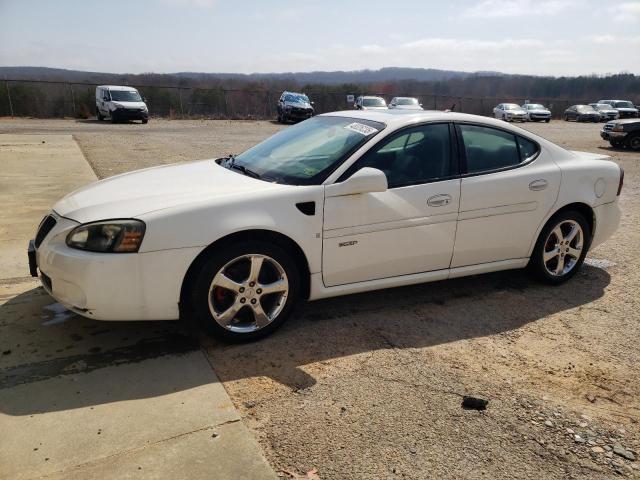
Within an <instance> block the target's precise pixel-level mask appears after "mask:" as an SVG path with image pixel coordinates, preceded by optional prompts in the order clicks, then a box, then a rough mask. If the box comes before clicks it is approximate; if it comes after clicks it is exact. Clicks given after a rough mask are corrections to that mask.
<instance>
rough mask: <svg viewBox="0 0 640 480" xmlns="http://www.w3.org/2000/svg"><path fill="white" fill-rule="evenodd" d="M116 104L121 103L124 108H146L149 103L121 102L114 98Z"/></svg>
mask: <svg viewBox="0 0 640 480" xmlns="http://www.w3.org/2000/svg"><path fill="white" fill-rule="evenodd" d="M113 104H114V105H121V106H122V107H124V108H144V107H146V106H147V105H146V104H145V103H144V102H121V101H119V100H113Z"/></svg>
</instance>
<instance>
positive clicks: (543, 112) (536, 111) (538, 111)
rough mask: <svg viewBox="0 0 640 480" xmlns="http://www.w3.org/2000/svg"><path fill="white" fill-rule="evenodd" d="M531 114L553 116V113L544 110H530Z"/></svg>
mask: <svg viewBox="0 0 640 480" xmlns="http://www.w3.org/2000/svg"><path fill="white" fill-rule="evenodd" d="M528 112H529V113H538V114H541V113H542V114H545V115H546V114H551V112H550V111H549V110H544V109H542V108H535V109H531V110H528Z"/></svg>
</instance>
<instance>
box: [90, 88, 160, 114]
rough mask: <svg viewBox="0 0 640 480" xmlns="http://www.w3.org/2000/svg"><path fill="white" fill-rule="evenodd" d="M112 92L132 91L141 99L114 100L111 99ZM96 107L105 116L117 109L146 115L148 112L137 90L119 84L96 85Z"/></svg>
mask: <svg viewBox="0 0 640 480" xmlns="http://www.w3.org/2000/svg"><path fill="white" fill-rule="evenodd" d="M112 92H132V93H134V94H137V96H138V97H139V98H140V99H141V101H138V102H132V101H116V100H114V99H113V96H112ZM96 109H97V110H98V111H99V112H100V113H101V114H102V115H103V116H105V117H111V116H112V115H113V112H114V111H116V110H117V109H124V110H126V111H131V112H141V113H146V114H147V116H148V112H149V110H148V108H147V104H146V103H145V102H144V101H142V96H141V95H140V92H138V90H136V89H135V88H133V87H125V86H119V85H100V86H98V87H96Z"/></svg>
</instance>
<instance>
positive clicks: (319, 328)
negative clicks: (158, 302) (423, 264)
mask: <svg viewBox="0 0 640 480" xmlns="http://www.w3.org/2000/svg"><path fill="white" fill-rule="evenodd" d="M523 126H524V128H527V129H530V130H532V131H534V132H536V133H539V134H541V135H542V136H544V137H546V138H548V139H549V140H552V141H554V142H556V143H558V144H560V145H563V146H565V147H567V148H570V149H575V150H584V151H591V152H596V153H605V154H608V155H612V156H613V157H614V159H615V160H616V161H617V162H618V163H620V164H621V165H622V166H623V168H624V170H625V173H626V176H625V186H624V188H623V193H622V196H621V199H620V202H621V206H622V209H623V219H622V223H621V226H620V229H619V230H618V232H617V233H616V234H615V236H614V237H613V238H612V239H610V240H609V241H608V242H606V243H605V244H604V245H602V246H600V247H598V248H597V249H595V250H594V251H593V252H591V253H590V254H589V258H590V261H589V264H588V265H585V266H584V268H583V270H582V271H581V272H580V274H578V275H577V276H576V277H574V279H572V280H571V281H570V282H569V283H567V284H565V285H562V286H560V287H548V286H544V285H540V284H538V283H536V282H535V281H532V280H530V279H529V278H528V277H527V276H526V275H525V274H524V273H523V272H520V271H511V272H501V273H496V274H489V275H484V276H478V277H469V278H463V279H457V280H450V281H446V282H437V283H431V284H424V285H418V286H412V287H405V288H398V289H391V290H384V291H379V292H371V293H365V294H359V295H354V296H349V297H342V298H337V299H329V300H322V301H317V302H312V303H306V304H301V305H300V306H299V308H298V310H297V313H296V314H295V315H294V317H293V318H292V319H291V320H290V321H289V322H288V323H287V324H286V325H285V326H284V327H283V328H282V329H281V330H279V331H278V332H277V333H276V334H275V335H273V336H271V337H269V338H267V339H264V340H262V341H260V342H257V343H253V344H248V345H223V344H219V343H216V342H214V341H212V340H203V342H204V346H205V348H206V349H207V351H208V353H209V357H210V359H211V362H212V364H213V365H214V368H215V370H216V372H217V374H218V376H219V377H220V379H221V380H222V381H223V382H224V385H225V387H226V389H227V391H228V392H229V394H230V396H231V398H232V399H233V401H234V402H235V404H236V406H237V407H238V408H239V409H240V411H241V413H242V416H243V419H244V421H245V423H246V424H247V425H248V426H249V428H251V429H252V430H253V431H254V433H255V435H256V437H257V438H258V440H259V442H260V444H261V446H262V448H263V449H264V452H265V454H266V456H267V458H268V459H269V461H270V462H271V464H272V465H273V466H274V467H275V468H276V469H277V470H278V471H281V472H282V475H283V476H285V477H291V476H292V475H291V474H289V473H286V472H292V473H298V474H303V473H305V472H308V471H309V470H311V469H314V468H315V469H317V470H318V475H319V477H320V478H322V479H347V478H349V479H352V478H354V479H372V478H415V479H422V478H474V479H475V478H532V479H534V478H535V479H539V478H608V477H615V476H618V475H622V476H628V477H637V478H640V470H639V469H640V462H638V460H637V457H638V455H639V454H640V428H639V427H640V425H639V424H638V421H639V420H640V369H639V368H638V362H639V360H640V348H639V347H638V340H637V339H638V337H639V334H640V322H639V320H640V313H638V311H639V310H640V301H639V300H638V295H637V292H638V287H639V286H640V268H639V267H640V265H639V263H640V252H639V248H640V228H639V227H638V225H639V222H640V218H639V217H640V192H639V187H640V167H639V165H640V155H639V154H637V153H631V152H628V151H624V150H612V149H611V148H609V146H608V144H607V143H605V142H603V141H602V140H601V139H600V138H599V136H598V130H599V128H600V125H596V124H576V123H564V122H552V123H550V124H524V125H523ZM279 128H282V127H281V126H279V125H277V124H274V123H272V122H227V121H163V120H152V121H151V122H150V123H149V124H148V125H144V126H143V125H133V124H131V125H110V124H98V123H97V122H91V121H83V122H75V121H69V120H0V132H13V133H58V132H65V133H67V132H71V133H73V135H74V137H75V138H76V140H77V141H78V143H79V144H80V147H81V149H82V151H83V152H84V154H85V155H86V157H87V159H88V160H89V162H90V163H91V165H92V166H93V168H94V170H95V171H96V172H97V174H98V175H99V176H100V177H105V176H110V175H113V174H116V173H120V172H124V171H128V170H132V169H135V168H142V167H146V166H151V165H155V164H160V163H169V162H173V161H180V160H188V159H198V158H207V157H215V156H220V155H225V154H228V153H237V152H239V151H241V150H243V149H244V148H246V147H247V146H250V145H252V144H254V143H255V142H257V141H258V140H260V139H262V138H264V137H266V136H268V135H270V134H272V133H273V132H275V131H277V130H278V129H279ZM462 395H476V396H480V397H483V398H486V399H488V400H489V404H488V408H487V410H486V411H483V412H478V411H475V410H465V409H463V408H461V400H462Z"/></svg>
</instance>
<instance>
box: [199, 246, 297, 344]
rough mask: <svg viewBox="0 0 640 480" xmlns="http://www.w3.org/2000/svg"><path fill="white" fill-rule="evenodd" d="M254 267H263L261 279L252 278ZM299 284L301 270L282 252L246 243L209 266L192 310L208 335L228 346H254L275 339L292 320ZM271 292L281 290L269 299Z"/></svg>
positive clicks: (228, 250) (205, 267)
mask: <svg viewBox="0 0 640 480" xmlns="http://www.w3.org/2000/svg"><path fill="white" fill-rule="evenodd" d="M254 265H255V266H257V265H261V266H260V267H258V270H257V271H258V274H257V275H255V274H253V275H252V270H253V271H255V268H252V267H253V266H254ZM223 274H224V275H223ZM229 279H231V280H232V281H231V282H229V281H228V280H229ZM300 283H301V280H300V270H299V269H298V266H297V265H296V263H295V261H294V259H293V258H292V257H291V255H289V254H288V253H287V252H286V251H285V250H283V249H282V248H281V247H279V246H278V245H276V244H272V243H266V242H253V241H251V242H249V241H247V242H241V243H238V244H235V245H229V246H227V247H226V248H224V247H223V248H222V249H220V251H219V252H216V253H215V254H213V255H211V257H209V258H208V259H207V260H206V261H205V262H204V264H203V266H202V268H201V269H200V271H199V272H198V274H197V275H196V279H195V282H194V284H193V288H192V291H191V292H190V293H191V308H192V312H193V313H194V314H195V318H196V320H197V321H198V323H199V324H200V326H201V327H202V328H203V329H204V330H205V332H207V333H208V334H210V335H213V336H215V337H216V338H218V339H221V340H224V341H227V342H249V341H253V340H257V339H259V338H262V337H265V336H267V335H269V334H271V333H272V332H273V331H274V330H276V329H277V328H278V327H280V326H281V325H282V324H283V323H284V322H285V321H286V320H287V318H288V317H289V316H290V315H291V312H292V311H293V308H294V306H295V303H296V301H297V299H298V296H299V291H300ZM223 284H224V285H225V286H222V285H223ZM259 287H262V288H259ZM267 288H274V289H276V288H277V289H282V290H277V291H274V293H264V290H266V289H267Z"/></svg>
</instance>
